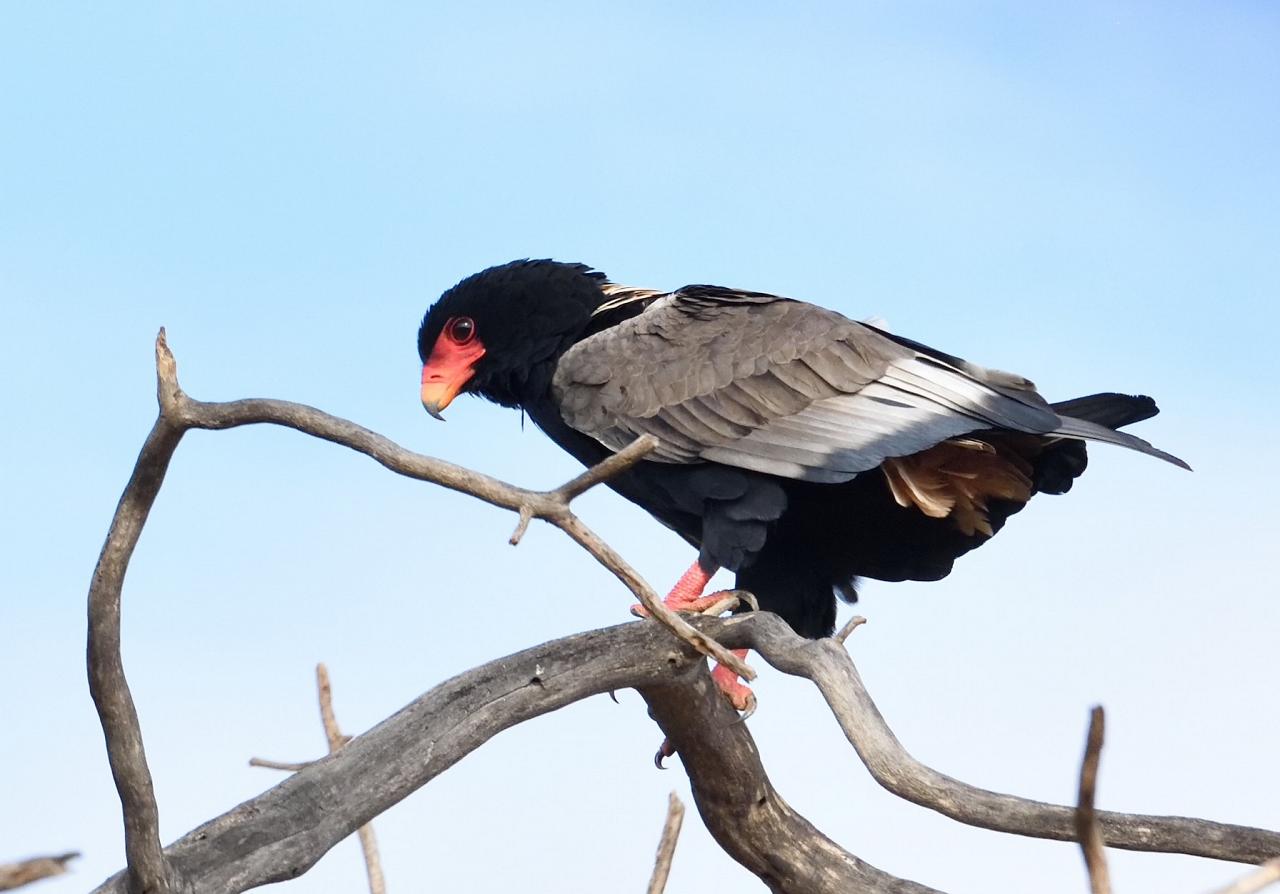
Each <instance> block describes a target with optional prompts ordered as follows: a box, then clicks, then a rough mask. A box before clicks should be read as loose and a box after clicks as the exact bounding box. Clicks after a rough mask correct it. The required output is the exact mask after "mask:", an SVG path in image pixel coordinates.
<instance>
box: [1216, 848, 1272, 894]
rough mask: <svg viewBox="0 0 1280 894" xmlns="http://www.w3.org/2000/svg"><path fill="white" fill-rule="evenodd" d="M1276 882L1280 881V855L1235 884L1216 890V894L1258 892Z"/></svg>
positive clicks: (1253, 893)
mask: <svg viewBox="0 0 1280 894" xmlns="http://www.w3.org/2000/svg"><path fill="white" fill-rule="evenodd" d="M1276 882H1280V857H1276V858H1275V859H1274V860H1268V861H1267V862H1265V863H1263V864H1262V865H1261V866H1259V867H1258V868H1257V870H1256V871H1254V872H1251V873H1249V874H1248V875H1246V876H1245V877H1244V878H1242V879H1239V880H1238V881H1236V882H1235V883H1234V884H1231V885H1227V886H1226V887H1225V888H1223V889H1221V890H1219V891H1215V892H1214V894H1257V892H1259V891H1261V890H1262V889H1263V888H1265V887H1267V886H1268V885H1272V884H1275V883H1276Z"/></svg>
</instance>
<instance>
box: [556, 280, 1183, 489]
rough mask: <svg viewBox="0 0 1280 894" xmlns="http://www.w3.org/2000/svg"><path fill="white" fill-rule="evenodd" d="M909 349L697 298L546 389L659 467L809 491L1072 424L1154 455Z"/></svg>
mask: <svg viewBox="0 0 1280 894" xmlns="http://www.w3.org/2000/svg"><path fill="white" fill-rule="evenodd" d="M916 347H917V346H915V345H914V343H910V344H904V343H901V342H900V341H899V340H895V339H894V338H892V337H890V336H887V335H885V334H883V333H881V332H879V331H878V330H876V329H875V328H873V327H870V326H866V325H863V324H861V323H855V322H853V321H851V320H848V319H846V318H845V317H843V316H841V315H839V314H837V313H834V312H833V311H828V310H825V309H823V308H819V307H815V306H813V305H809V304H804V303H801V302H796V301H790V300H787V299H783V298H777V297H775V296H771V295H763V294H759V293H736V292H732V291H729V290H725V289H717V288H713V287H706V286H696V287H688V288H686V289H683V290H681V291H680V292H676V293H672V294H671V295H668V296H665V297H663V298H660V299H658V300H657V301H655V302H654V303H652V304H651V305H650V306H649V307H648V308H647V309H646V310H645V311H644V312H643V313H641V314H639V315H637V316H635V317H633V318H631V319H630V320H627V321H626V322H624V323H621V324H619V325H617V326H613V327H611V328H609V329H606V330H604V331H602V332H599V333H597V334H595V335H593V336H591V337H589V338H587V339H584V340H583V341H581V342H579V343H578V344H576V345H574V346H573V347H572V348H570V349H569V351H567V352H566V353H565V355H564V356H563V357H562V358H561V360H560V362H559V364H558V366H557V369H556V374H555V378H554V381H553V390H554V394H555V397H556V399H557V401H558V403H559V405H560V408H561V413H562V415H563V416H564V419H565V421H566V422H567V423H568V424H569V425H570V426H572V427H573V428H575V429H578V430H579V431H582V432H584V433H586V434H588V435H590V436H592V437H594V438H595V439H597V440H598V441H600V442H601V443H603V444H605V445H606V446H608V447H610V448H612V449H614V450H617V449H620V448H621V447H623V446H625V445H626V444H628V443H630V442H631V441H632V440H634V439H635V438H636V437H637V436H639V435H640V434H643V433H646V432H648V433H651V434H653V435H655V436H656V437H657V438H658V439H659V442H660V446H659V447H658V449H657V450H656V451H655V453H654V454H653V455H652V458H653V459H656V460H658V461H664V462H678V463H687V462H695V461H698V460H711V461H715V462H721V463H726V464H728V465H733V466H738V467H741V468H746V469H753V470H755V471H759V472H765V473H768V474H772V475H779V476H782V477H786V478H796V479H803V480H809V481H818V482H838V481H847V480H849V479H850V478H852V477H853V476H855V475H857V474H858V473H859V472H863V471H866V470H868V469H872V468H875V467H876V466H878V465H880V464H881V463H882V462H883V461H884V460H885V459H887V458H889V457H896V456H906V455H909V454H912V453H917V452H919V451H921V450H924V449H927V448H929V447H932V446H933V445H934V444H937V443H939V442H940V441H944V440H946V439H947V438H952V437H956V436H959V435H963V434H967V433H969V432H973V431H977V430H981V429H987V428H1006V429H1012V430H1015V431H1023V432H1031V433H1036V434H1049V433H1058V432H1059V430H1060V429H1062V428H1063V427H1064V426H1074V427H1073V428H1071V430H1070V431H1068V430H1065V429H1063V430H1061V432H1060V433H1061V434H1062V435H1063V436H1066V437H1085V438H1090V439H1097V440H1108V441H1111V442H1112V443H1121V444H1124V445H1125V446H1134V447H1135V449H1140V450H1143V451H1144V452H1153V451H1154V448H1151V447H1150V445H1147V444H1146V443H1145V442H1143V441H1139V440H1138V439H1136V438H1132V437H1131V436H1129V435H1117V433H1115V432H1112V431H1111V430H1109V429H1105V428H1102V427H1101V426H1095V425H1093V424H1091V423H1087V422H1084V421H1083V420H1070V419H1063V418H1060V417H1059V416H1058V415H1057V414H1056V413H1055V412H1054V411H1053V409H1052V408H1051V407H1050V406H1049V405H1048V404H1047V403H1046V402H1045V401H1044V399H1043V398H1041V397H1040V395H1039V394H1037V393H1036V392H1035V389H1034V386H1033V385H1032V384H1031V383H1030V382H1028V381H1027V380H1025V379H1022V378H1020V377H1017V376H1013V375H1010V374H1008V373H1002V372H999V371H996V370H986V369H983V368H982V367H979V366H976V365H974V364H970V363H967V362H965V361H961V360H959V359H958V358H951V357H949V356H948V355H940V354H928V353H923V352H922V351H920V350H917V349H916ZM921 347H923V346H921ZM953 360H954V363H953V362H949V361H953ZM1086 429H1087V432H1086ZM1099 432H1101V433H1102V434H1099ZM1131 442H1137V444H1138V445H1142V446H1135V444H1133V443H1131ZM1155 454H1156V455H1160V456H1162V457H1165V458H1168V457H1167V455H1165V454H1160V453H1159V452H1158V451H1155Z"/></svg>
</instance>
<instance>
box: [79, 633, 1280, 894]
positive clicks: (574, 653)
mask: <svg viewBox="0 0 1280 894" xmlns="http://www.w3.org/2000/svg"><path fill="white" fill-rule="evenodd" d="M694 623H695V624H697V625H698V626H699V627H700V628H702V629H703V630H704V631H705V632H706V633H707V634H708V635H710V636H713V637H715V638H716V639H717V640H719V641H720V642H723V643H725V644H726V645H727V646H729V647H731V648H752V649H756V650H757V651H758V652H759V653H760V654H761V655H762V656H763V657H764V659H765V660H766V661H768V662H769V663H770V664H773V665H774V666H775V667H778V668H779V669H781V670H784V671H786V672H789V673H794V674H796V675H798V676H803V677H807V678H809V679H811V680H814V682H815V683H816V684H817V685H818V686H819V688H820V689H821V690H822V691H823V692H824V693H826V692H827V691H829V690H833V689H836V688H839V687H844V686H851V687H852V688H853V690H854V700H855V701H856V699H857V698H859V697H865V692H863V691H861V683H860V682H857V683H856V684H853V683H851V682H850V677H849V676H848V675H849V674H850V673H851V674H853V678H854V679H856V670H854V669H853V665H852V662H851V661H850V659H849V656H848V654H847V653H846V652H845V651H844V649H843V648H841V647H840V646H839V645H838V644H836V643H835V642H834V641H833V640H806V639H802V638H801V637H799V636H796V635H795V633H793V632H792V631H791V629H790V628H789V627H787V626H786V624H785V622H783V621H782V620H781V619H780V618H778V617H777V616H776V615H772V614H766V613H761V614H752V615H745V616H740V617H737V618H733V619H719V618H697V619H694ZM626 688H637V689H639V690H640V691H641V693H642V695H643V696H644V697H645V699H646V700H647V701H648V703H649V705H650V709H651V711H652V712H653V714H654V716H655V718H656V719H657V720H658V722H659V725H660V726H662V728H663V731H664V732H665V733H666V734H667V735H669V736H670V737H671V738H672V740H673V742H675V743H676V747H677V750H678V752H679V754H680V758H681V760H682V761H684V763H685V767H686V769H687V770H688V772H689V775H690V779H691V781H692V782H693V786H694V792H695V798H696V803H697V806H698V810H699V813H700V814H701V816H702V818H703V821H704V822H705V823H706V825H707V827H708V828H709V829H710V830H711V831H712V834H713V835H715V837H716V839H717V841H719V842H720V844H721V845H722V846H724V847H725V848H726V849H727V850H728V851H729V853H730V854H731V855H733V856H734V857H735V859H738V860H739V861H740V862H744V865H746V866H747V868H749V869H751V870H752V871H756V872H758V873H763V875H762V877H764V878H766V879H768V880H770V883H771V884H773V885H774V890H778V891H806V890H818V891H822V890H841V891H849V890H854V891H867V892H894V894H903V892H912V894H922V892H925V891H929V890H930V889H928V888H924V887H921V886H919V885H914V884H913V883H911V882H904V881H902V880H900V879H896V878H893V877H892V876H888V875H886V874H884V873H880V871H879V870H876V869H875V868H874V867H870V866H868V865H867V864H865V863H863V862H861V861H859V860H857V858H856V857H854V856H852V855H850V854H848V853H846V852H845V851H844V850H843V849H842V848H840V847H839V846H838V845H836V844H834V843H832V842H830V841H829V840H828V839H826V838H825V836H823V835H822V834H821V833H820V832H818V831H817V830H816V829H814V828H813V827H812V826H811V825H810V824H809V823H808V822H807V821H806V820H805V819H804V818H803V817H801V816H799V815H798V814H796V813H795V812H794V811H793V810H792V809H791V808H790V807H789V806H787V805H786V803H785V802H784V801H783V800H782V799H781V798H780V797H779V796H778V794H777V793H776V792H775V791H774V790H773V788H772V786H771V785H770V784H769V782H768V777H767V775H766V774H765V772H764V768H763V765H762V764H761V762H760V758H759V755H758V754H757V753H756V748H755V744H754V742H753V741H752V740H751V736H750V733H749V731H748V729H747V726H746V724H743V723H737V722H736V715H735V714H734V712H733V710H732V709H731V708H730V707H729V706H728V704H727V703H725V702H724V700H723V699H722V698H720V697H719V696H718V694H717V690H715V688H714V684H713V683H712V681H711V679H710V675H709V674H708V673H707V672H706V667H705V662H703V661H701V660H700V659H699V657H698V655H697V653H695V652H694V651H693V650H692V649H691V648H690V647H688V646H687V645H686V644H684V643H681V642H679V641H677V640H675V639H673V638H672V637H671V636H670V635H669V634H668V633H667V632H666V631H664V630H663V629H662V628H660V627H658V626H657V625H656V624H650V623H647V622H640V621H637V622H632V623H630V624H624V625H620V626H617V627H609V628H605V629H602V630H594V631H589V632H587V633H579V634H575V635H573V636H569V637H565V638H564V639H559V640H554V641H552V642H549V643H545V644H543V645H540V646H535V647H534V648H531V649H526V650H524V651H522V652H519V653H516V654H515V655H511V656H508V657H506V658H500V659H498V660H496V661H492V662H490V663H488V664H485V665H482V666H480V667H477V668H475V669H473V670H469V671H467V672H466V673H463V674H460V675H458V676H457V677H454V678H453V679H451V680H448V681H446V682H444V683H442V684H440V685H439V686H437V687H435V688H434V689H432V690H430V691H429V692H427V693H426V694H424V695H423V696H421V697H419V698H418V699H416V700H415V701H414V702H412V703H411V704H410V705H409V706H407V707H406V708H404V709H402V710H401V711H399V712H397V713H396V714H394V715H392V716H391V717H390V718H388V719H387V720H385V721H383V722H382V723H380V724H378V725H377V726H376V727H374V728H373V729H371V730H369V731H368V732H366V733H364V734H362V735H359V736H357V737H355V738H354V739H352V740H351V741H350V742H349V743H348V744H347V745H346V746H345V747H344V748H343V749H342V750H341V751H339V752H338V753H337V754H335V755H331V756H330V757H327V758H323V759H321V760H319V761H316V762H315V763H314V764H311V765H309V766H307V767H305V768H304V769H303V770H301V771H300V772H298V773H296V774H295V775H293V776H290V777H289V778H288V779H286V780H284V781H283V782H281V783H280V784H279V785H277V786H275V787H274V788H272V789H270V790H268V791H266V792H264V793H263V794H261V795H259V796H258V797H256V798H253V799H251V800H249V801H246V802H245V803H243V804H241V805H240V806H238V807H236V808H234V809H233V810H231V811H229V812H228V813H226V814H224V815H222V816H220V817H218V818H217V819H214V820H212V821H211V822H209V823H206V824H205V825H203V826H201V827H200V828H198V829H196V830H194V831H193V832H191V833H188V834H187V835H186V836H184V837H183V838H182V839H180V840H179V841H177V842H175V843H174V844H173V845H171V846H170V847H168V848H167V849H166V850H165V855H166V857H167V858H168V860H169V862H170V863H171V865H172V867H173V871H174V873H175V875H176V877H177V878H178V879H180V880H181V887H180V888H179V889H178V890H181V891H184V892H191V894H203V892H209V894H213V892H238V891H244V890H248V889H249V888H252V887H256V886H258V885H263V884H269V883H271V882H276V881H283V880H285V879H288V878H293V877H296V876H297V875H300V874H301V873H302V872H304V871H306V869H307V868H309V867H310V866H311V865H312V864H314V863H315V861H316V860H318V859H320V857H321V856H322V855H323V854H324V853H325V852H326V851H327V850H328V849H330V848H332V847H333V846H334V845H335V844H337V843H338V842H339V841H341V840H342V839H344V838H346V837H347V836H348V835H350V834H351V833H352V832H354V831H355V830H356V829H357V828H359V826H361V825H362V824H363V823H365V822H367V821H368V820H369V819H371V818H372V817H374V816H376V815H378V814H379V813H381V812H383V811H385V810H387V809H388V808H390V807H391V806H392V805H394V804H395V803H397V802H399V801H400V800H401V799H403V798H404V797H406V796H407V795H409V794H410V793H411V792H413V791H416V790H417V789H418V788H421V787H422V786H423V785H425V784H427V783H428V782H429V781H430V780H431V779H433V778H435V776H437V775H439V774H440V773H442V772H444V771H445V770H447V769H448V768H449V767H450V766H452V765H453V764H454V763H456V762H457V761H458V760H460V759H461V758H462V757H463V756H465V755H466V754H467V753H469V752H470V751H473V750H474V749H476V748H478V747H480V746H481V745H482V744H484V742H486V741H487V740H488V739H490V738H492V737H493V736H494V735H496V734H497V733H498V732H500V731H502V730H504V729H507V728H509V727H511V726H514V725H516V724H518V723H522V722H524V721H526V720H529V719H531V718H533V717H536V716H539V715H541V714H545V713H548V712H550V711H555V710H557V709H559V708H562V707H564V706H566V705H568V704H571V703H573V702H575V701H578V700H580V699H583V698H587V697H589V696H591V695H596V694H603V693H607V692H609V691H612V690H616V689H626ZM837 704H840V703H839V701H837ZM833 710H836V713H837V715H840V714H842V713H844V712H845V711H846V708H844V707H839V708H833ZM861 710H862V711H864V712H865V713H867V714H868V715H871V716H870V717H869V718H867V719H866V720H865V723H864V722H863V721H862V720H860V719H857V718H855V719H854V720H853V721H852V722H851V721H849V720H848V719H847V718H842V719H841V724H842V726H848V727H849V728H851V729H855V730H857V731H858V732H857V734H858V735H860V736H862V737H863V738H864V739H865V740H866V741H865V742H864V743H863V747H861V748H859V749H858V750H859V753H860V754H861V755H862V756H863V759H864V761H867V762H868V763H869V765H871V764H875V765H879V766H881V767H883V766H896V767H898V768H899V769H900V770H901V771H902V773H904V774H908V775H910V774H912V773H913V772H918V773H922V774H923V776H924V778H923V779H919V778H917V779H907V778H899V780H898V785H899V787H902V788H904V789H906V790H911V791H915V792H916V793H917V795H918V796H919V797H920V798H921V799H922V800H924V801H925V803H926V804H931V806H935V809H940V807H939V805H944V804H945V805H950V807H949V809H954V805H955V803H956V802H967V801H973V802H975V805H976V806H975V811H976V813H977V814H978V815H979V816H980V817H986V818H988V827H989V828H990V827H993V826H994V827H996V828H1000V829H1001V830H1002V831H1013V832H1018V833H1020V834H1030V835H1034V836H1036V837H1043V838H1057V839H1061V840H1070V839H1072V838H1073V826H1072V819H1071V818H1072V815H1073V814H1074V809H1073V808H1069V807H1059V806H1055V805H1050V804H1041V803H1038V802H1035V801H1026V800H1023V799H1020V798H1015V797H1012V796H1010V795H1002V794H996V793H993V792H987V791H984V790H982V789H978V788H975V787H972V786H968V785H965V784H964V783H960V782H957V781H956V780H953V779H949V777H945V776H943V775H942V774H938V773H937V772H936V771H933V770H930V769H928V768H925V767H922V765H919V764H916V763H915V762H914V760H913V759H912V758H911V757H910V756H909V755H907V754H906V752H904V751H902V750H901V745H898V744H897V741H896V739H893V738H892V733H890V732H889V731H888V729H887V727H884V725H883V724H884V721H883V720H882V719H881V718H880V715H879V713H878V712H877V711H876V709H875V706H874V704H871V703H870V700H869V699H867V705H866V707H863V708H862V709H861ZM846 732H848V731H847V730H846ZM890 743H891V744H890ZM913 767H914V768H918V769H917V770H913ZM929 786H934V787H933V788H929ZM926 795H927V797H926ZM761 799H763V802H762V800H761ZM944 812H945V811H944ZM996 815H999V816H1000V817H1001V818H1000V819H999V820H998V821H997V820H995V819H991V818H992V817H994V816H996ZM1008 815H1012V816H1015V817H1021V819H1020V820H1019V824H1016V827H1015V828H1007V827H1009V826H1011V825H1015V824H1014V823H1013V821H1012V820H1010V819H1008V818H1007V816H1008ZM1060 817H1064V818H1065V819H1063V820H1060V819H1059V818H1060ZM1098 819H1099V823H1100V825H1101V828H1102V833H1103V836H1104V838H1105V839H1106V840H1107V842H1108V844H1110V845H1112V846H1117V847H1128V848H1131V849H1135V850H1151V851H1165V852H1172V853H1189V854H1197V855H1200V856H1208V857H1216V858H1218V859H1226V860H1236V861H1239V862H1249V863H1256V862H1260V861H1261V860H1263V859H1266V858H1268V857H1270V856H1274V855H1280V834H1277V833H1275V832H1266V831H1263V830H1261V829H1250V828H1246V827H1241V826H1228V825H1223V824H1219V823H1213V822H1208V821H1205V820H1194V819H1186V818H1182V817H1158V816H1142V817H1139V816H1133V815H1129V814H1115V813H1108V812H1100V813H1099V814H1098ZM788 873H790V874H788ZM802 873H807V874H802ZM794 880H798V881H796V883H797V884H809V883H810V882H813V883H814V884H817V885H818V887H808V888H806V887H790V886H783V883H784V882H788V881H794ZM877 885H878V887H877ZM98 890H99V891H100V892H113V894H124V892H126V891H127V890H128V888H127V887H126V879H125V876H124V875H123V874H121V875H118V876H116V877H115V878H113V879H111V880H110V881H108V882H107V883H105V884H104V885H103V886H102V887H101V888H99V889H98Z"/></svg>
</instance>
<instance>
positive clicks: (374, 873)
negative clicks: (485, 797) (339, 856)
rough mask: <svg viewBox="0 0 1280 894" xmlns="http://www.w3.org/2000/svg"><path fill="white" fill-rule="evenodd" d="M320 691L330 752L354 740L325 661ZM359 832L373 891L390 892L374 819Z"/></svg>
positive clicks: (278, 765)
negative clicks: (341, 722) (341, 720)
mask: <svg viewBox="0 0 1280 894" xmlns="http://www.w3.org/2000/svg"><path fill="white" fill-rule="evenodd" d="M316 694H317V696H318V698H319V702H320V723H321V724H322V725H323V726H324V737H325V740H326V741H327V742H328V745H329V753H330V754H333V753H334V752H336V751H337V750H338V749H340V748H342V746H344V745H346V744H347V743H348V742H350V741H351V737H350V736H346V735H343V733H342V729H341V727H339V726H338V717H337V715H336V714H334V712H333V684H332V683H331V682H330V680H329V669H328V668H327V667H325V666H324V663H323V662H321V663H320V664H317V665H316ZM314 763H315V761H306V762H303V763H295V764H288V763H282V762H280V761H265V760H261V759H259V758H256V757H251V758H249V766H251V767H265V768H267V769H269V770H289V771H293V772H297V771H299V770H302V769H305V768H306V767H309V766H311V765H312V764H314ZM356 834H357V835H358V836H359V838H360V850H361V851H362V852H363V854H364V866H365V873H366V874H367V875H368V877H369V894H386V890H387V883H386V880H385V878H384V877H383V875H382V860H381V858H380V857H379V856H378V840H377V838H376V837H375V836H374V833H373V823H371V822H370V823H365V824H364V825H363V826H361V827H360V828H359V829H357V830H356Z"/></svg>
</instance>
